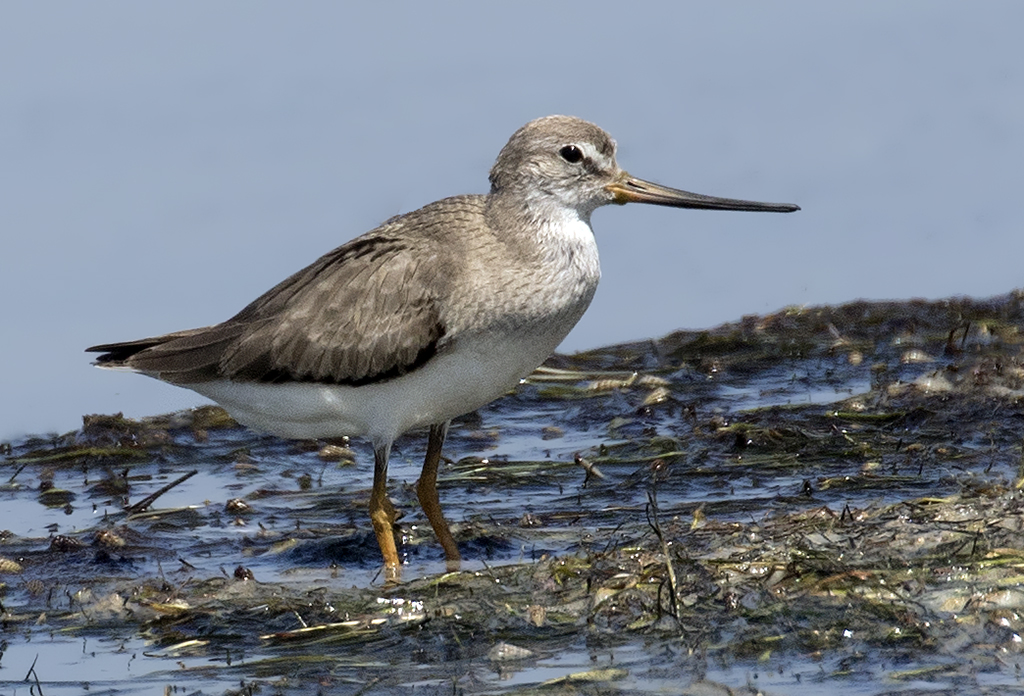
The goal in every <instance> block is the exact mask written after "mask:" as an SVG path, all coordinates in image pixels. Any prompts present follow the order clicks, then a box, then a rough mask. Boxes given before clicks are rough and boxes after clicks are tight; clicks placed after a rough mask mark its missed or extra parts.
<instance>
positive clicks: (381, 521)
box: [370, 442, 401, 583]
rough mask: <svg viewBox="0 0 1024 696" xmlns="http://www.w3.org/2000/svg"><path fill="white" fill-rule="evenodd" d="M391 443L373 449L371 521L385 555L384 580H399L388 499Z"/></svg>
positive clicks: (393, 530) (391, 512) (392, 510)
mask: <svg viewBox="0 0 1024 696" xmlns="http://www.w3.org/2000/svg"><path fill="white" fill-rule="evenodd" d="M390 455H391V443H390V442H389V443H388V444H386V445H383V446H380V447H375V448H374V450H373V459H374V466H373V492H372V493H370V521H371V522H373V531H374V533H375V534H376V535H377V544H378V545H380V553H381V555H382V556H383V557H384V581H385V582H387V583H391V582H394V581H396V580H398V578H399V576H400V575H401V568H400V566H399V562H398V549H397V548H396V547H395V508H394V506H393V505H392V504H391V501H390V500H389V499H388V457H389V456H390Z"/></svg>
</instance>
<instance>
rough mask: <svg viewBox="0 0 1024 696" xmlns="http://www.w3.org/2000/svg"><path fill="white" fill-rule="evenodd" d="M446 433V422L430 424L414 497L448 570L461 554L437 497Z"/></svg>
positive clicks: (457, 562) (451, 569)
mask: <svg viewBox="0 0 1024 696" xmlns="http://www.w3.org/2000/svg"><path fill="white" fill-rule="evenodd" d="M447 434H448V422H445V423H441V424H439V425H432V426H430V440H429V441H428V442H427V456H426V457H425V458H424V460H423V471H422V472H421V473H420V480H419V481H418V482H417V483H416V497H417V498H419V499H420V506H421V507H422V508H423V512H424V513H425V514H426V515H427V519H428V520H430V526H431V527H433V528H434V534H436V535H437V540H438V541H439V542H441V547H442V548H443V549H444V557H445V560H446V561H447V565H448V570H450V571H455V570H458V569H459V564H460V561H461V560H462V556H460V555H459V547H458V546H457V545H456V544H455V538H454V537H452V533H451V530H449V529H448V523H447V522H445V520H444V513H442V512H441V501H440V499H439V498H438V497H437V467H438V465H439V464H440V463H441V448H442V447H443V446H444V438H445V436H446V435H447Z"/></svg>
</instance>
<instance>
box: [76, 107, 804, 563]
mask: <svg viewBox="0 0 1024 696" xmlns="http://www.w3.org/2000/svg"><path fill="white" fill-rule="evenodd" d="M490 182H491V190H490V193H488V194H486V195H468V196H455V197H453V198H445V199H444V200H440V201H437V202H435V203H431V204H429V205H426V206H424V207H423V208H420V209H419V210H416V211H414V212H411V213H407V214H405V215H400V216H397V217H394V218H391V219H390V220H388V221H387V222H385V223H384V224H382V225H381V226H380V227H378V228H377V229H375V230H371V231H370V232H367V233H366V234H364V235H362V236H361V237H357V238H355V239H353V240H352V241H350V242H347V243H345V244H343V245H341V246H340V247H338V248H337V249H335V250H334V251H331V252H329V253H328V254H326V255H325V256H323V257H321V258H320V259H318V260H317V261H316V262H314V263H313V264H312V265H311V266H309V267H307V268H304V269H303V270H301V271H299V272H298V273H296V274H295V275H293V276H291V277H290V278H288V279H286V280H285V281H283V282H282V283H280V284H279V285H277V286H275V287H273V288H271V289H270V290H269V291H267V292H266V293H264V294H263V295H262V296H261V297H259V298H257V299H256V300H255V301H253V302H252V304H250V305H249V306H248V307H246V308H245V309H243V310H242V311H241V312H239V313H238V314H236V315H235V316H234V317H232V318H231V319H228V320H227V321H225V322H224V323H222V324H217V325H216V326H208V327H205V328H200V329H191V330H188V331H179V332H177V333H172V334H167V335H165V336H157V337H155V338H145V339H142V340H138V341H128V342H125V343H108V344H104V345H98V346H93V347H92V348H89V349H88V351H89V352H95V353H102V355H100V356H99V357H98V358H97V360H96V364H97V365H99V366H100V367H105V368H123V369H129V370H133V371H136V372H141V373H143V374H146V375H149V376H151V377H156V378H157V379H161V380H164V381H165V382H170V383H171V384H174V385H177V386H181V387H186V388H188V389H192V390H193V391H196V392H198V393H200V394H202V395H203V396H206V397H209V398H210V399H213V400H214V401H216V402H218V403H219V404H221V405H222V406H224V408H226V409H227V410H228V412H229V413H230V414H231V415H232V416H233V417H234V418H235V419H236V420H238V421H239V422H240V423H242V424H244V425H247V426H250V427H252V428H254V429H256V430H261V431H264V432H267V433H271V434H274V435H278V436H281V437H287V438H333V437H340V436H364V437H367V438H368V439H369V440H370V441H371V442H372V444H373V449H374V460H375V467H374V476H373V491H372V493H371V496H370V518H371V520H372V522H373V529H374V532H375V533H376V536H377V541H378V543H379V544H380V550H381V553H382V554H383V556H384V565H385V571H386V576H387V578H388V579H389V580H392V579H394V578H397V577H398V574H399V558H398V552H397V549H396V546H395V537H394V520H395V515H394V508H393V507H392V505H391V502H390V501H389V499H388V497H387V490H386V485H387V471H388V455H389V453H390V451H391V444H392V442H394V440H395V438H397V437H398V436H399V435H400V434H402V433H404V432H405V431H407V430H410V429H412V428H417V427H422V426H430V437H429V441H428V444H427V453H426V458H425V460H424V463H423V470H422V473H421V475H420V479H419V482H418V483H417V485H416V492H417V495H418V497H419V500H420V504H421V505H422V506H423V511H424V513H425V514H426V516H427V519H428V520H430V524H431V526H432V527H433V528H434V532H435V533H436V534H437V538H438V540H439V541H440V543H441V546H442V547H443V548H444V553H445V558H446V559H447V561H448V565H449V567H458V563H459V560H460V556H459V550H458V547H457V546H456V544H455V540H454V538H453V537H452V534H451V532H450V531H449V529H448V524H447V523H446V522H445V519H444V516H443V514H442V512H441V505H440V502H439V500H438V495H437V469H438V464H439V462H440V458H441V447H442V445H443V444H444V439H445V435H446V433H447V430H448V423H449V422H450V421H451V419H452V418H454V417H456V416H459V415H462V414H464V413H468V412H470V411H473V410H475V409H477V408H480V407H481V406H484V405H485V404H487V403H488V402H490V401H492V400H494V399H496V398H498V397H499V396H501V395H502V394H504V393H505V392H507V391H508V390H510V389H512V388H513V387H515V386H516V384H518V383H519V381H520V380H521V379H522V378H524V377H526V376H527V375H529V374H530V373H531V372H532V371H533V370H534V368H536V367H537V366H538V365H540V364H541V363H542V362H543V361H544V360H545V359H546V358H547V357H548V356H549V355H551V353H552V351H554V350H555V348H556V347H557V346H558V344H559V343H560V342H561V341H562V339H563V338H565V336H566V334H568V333H569V330H570V329H572V327H573V326H574V325H575V324H576V322H577V321H578V320H579V318H580V317H581V316H582V315H583V312H584V311H585V310H586V308H587V306H588V305H589V304H590V300H591V298H592V297H593V296H594V291H595V289H596V288H597V282H598V279H599V278H600V276H601V270H600V267H599V265H598V256H597V244H596V243H595V241H594V234H593V231H592V230H591V228H590V215H591V213H592V212H594V210H595V209H596V208H599V207H600V206H603V205H608V204H610V203H619V204H622V203H630V202H636V203H653V204H655V205H666V206H673V207H677V208H710V209H715V210H753V211H768V212H781V213H788V212H792V211H795V210H799V207H798V206H795V205H790V204H784V203H758V202H754V201H743V200H734V199H729V198H716V197H712V196H703V195H699V194H695V193H689V192H687V191H680V190H677V189H672V188H667V187H664V186H659V185H657V184H653V183H650V182H647V181H643V180H641V179H637V178H636V177H633V176H630V175H629V174H627V173H626V172H624V171H623V170H622V169H620V168H619V166H618V164H616V161H615V141H613V140H612V139H611V137H610V136H609V135H608V134H607V133H605V132H604V131H603V130H601V129H600V128H598V127H597V126H595V125H593V124H591V123H588V122H586V121H582V120H580V119H578V118H572V117H568V116H547V117H545V118H539V119H537V120H535V121H531V122H530V123H527V124H526V125H525V126H523V127H522V128H520V129H519V130H518V131H516V132H515V133H514V134H513V135H512V137H511V138H510V139H509V141H508V143H507V144H506V145H505V147H504V148H502V150H501V152H500V153H499V154H498V159H497V161H496V162H495V164H494V167H493V168H492V169H491V172H490Z"/></svg>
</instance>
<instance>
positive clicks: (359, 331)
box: [94, 233, 447, 384]
mask: <svg viewBox="0 0 1024 696" xmlns="http://www.w3.org/2000/svg"><path fill="white" fill-rule="evenodd" d="M435 261H436V259H435V258H433V255H432V254H431V253H429V251H426V250H425V249H424V248H423V244H422V243H419V246H414V245H411V244H410V241H409V240H407V239H406V240H403V239H401V238H400V237H395V236H390V235H388V234H386V233H377V234H370V235H365V236H363V237H360V238H358V239H355V240H352V241H351V242H349V243H348V244H345V245H343V246H341V247H339V248H337V249H335V250H334V251H332V252H330V253H329V254H327V255H325V256H323V257H321V258H320V259H319V260H317V261H316V262H315V263H313V264H312V265H311V266H309V267H307V268H305V269H303V270H301V271H299V272H298V273H296V274H295V275H293V276H291V277H290V278H288V279H286V280H285V281H283V282H282V283H280V284H279V285H277V286H276V287H274V288H272V289H271V290H269V291H268V292H266V293H265V294H264V295H262V296H261V297H259V298H258V299H256V300H255V301H254V302H252V303H251V304H250V305H249V306H248V307H246V308H245V309H243V310H242V311H241V312H239V313H238V314H237V315H235V316H234V317H232V318H231V319H229V320H228V321H226V322H224V323H223V324H218V325H217V326H211V327H208V328H205V329H195V330H192V331H184V332H179V333H177V334H170V335H168V336H167V337H159V338H157V339H145V340H143V341H135V342H131V343H127V344H110V345H107V346H96V347H95V349H94V350H100V351H104V352H105V353H106V355H103V356H100V358H99V360H98V362H100V363H105V362H115V363H117V362H119V363H123V364H125V365H127V366H130V367H132V368H134V369H137V370H140V371H143V372H148V373H152V374H158V375H159V376H160V377H161V378H162V379H165V380H167V381H171V382H177V383H187V382H191V381H196V380H201V379H210V378H213V377H221V378H229V379H237V380H253V381H265V382H279V381H283V380H301V381H314V382H328V383H338V384H362V383H366V382H370V381H374V380H379V379H387V378H389V377H394V376H398V375H400V374H404V373H406V372H409V371H410V370H414V369H416V368H417V367H418V366H420V365H422V364H423V362H425V361H426V360H427V359H429V358H430V356H431V355H433V354H434V353H435V352H436V351H437V349H438V347H439V345H440V344H441V343H442V342H443V340H444V337H445V327H444V325H443V323H442V321H441V317H440V311H439V306H438V300H439V297H440V296H441V295H442V294H443V293H444V292H445V287H446V283H447V279H446V278H445V277H444V275H443V273H442V272H441V270H440V269H439V268H438V265H437V264H436V263H435ZM163 339H167V340H163ZM134 347H138V350H137V352H133V350H134Z"/></svg>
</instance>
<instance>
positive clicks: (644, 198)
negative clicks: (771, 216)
mask: <svg viewBox="0 0 1024 696" xmlns="http://www.w3.org/2000/svg"><path fill="white" fill-rule="evenodd" d="M605 188H606V190H607V191H608V192H609V193H611V194H612V197H613V200H614V201H615V202H616V203H620V204H624V203H650V204H652V205H667V206H670V207H673V208H701V209H705V210H750V211H757V212H765V213H792V212H794V211H797V210H800V206H798V205H794V204H792V203H761V202H759V201H744V200H740V199H738V198H719V197H717V196H705V195H703V194H700V193H690V192H689V191H681V190H679V189H674V188H669V187H668V186H659V185H658V184H654V183H651V182H650V181H644V180H643V179H637V178H636V177H635V176H630V175H628V174H623V176H622V177H621V178H620V179H619V180H618V181H616V182H614V183H611V184H609V185H608V186H607V187H605Z"/></svg>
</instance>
